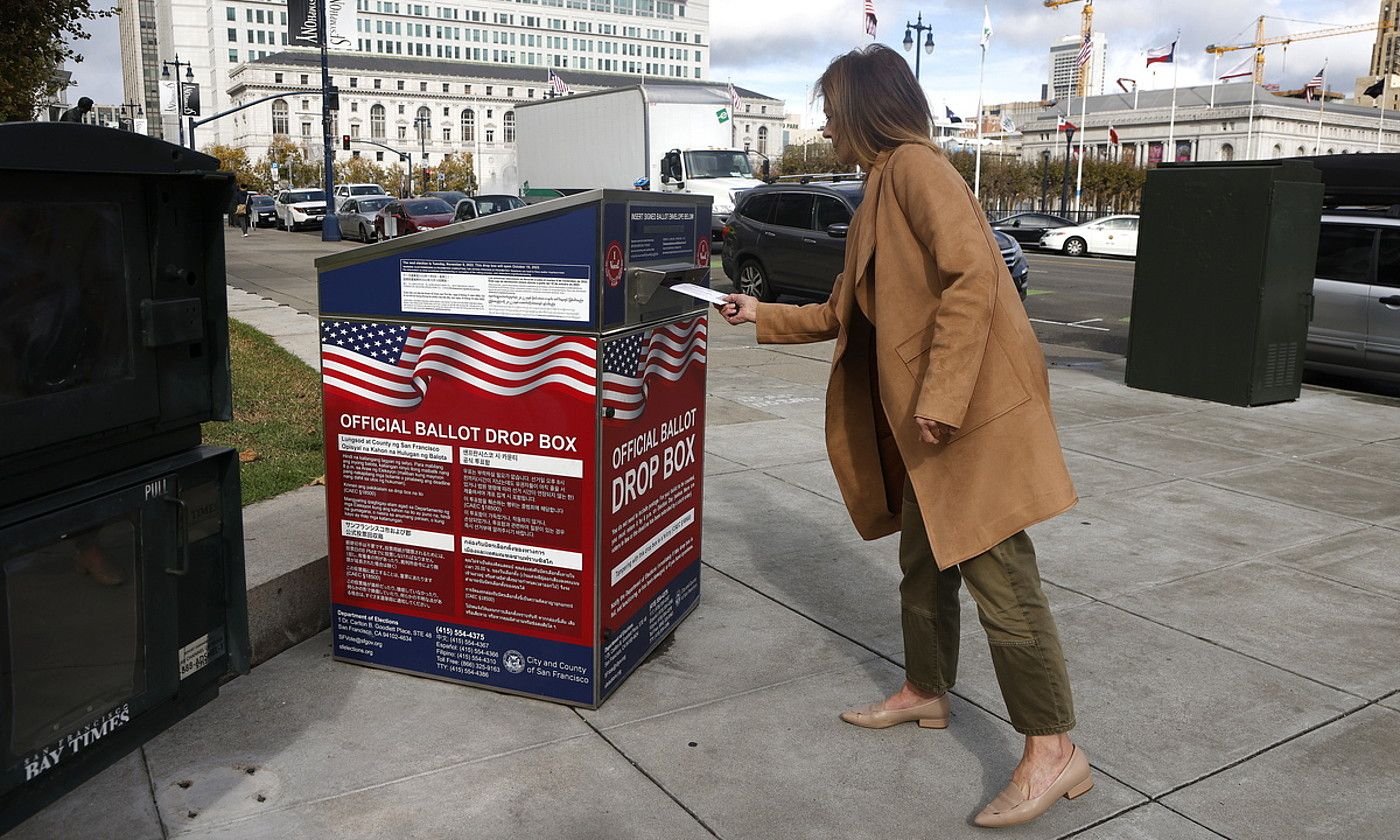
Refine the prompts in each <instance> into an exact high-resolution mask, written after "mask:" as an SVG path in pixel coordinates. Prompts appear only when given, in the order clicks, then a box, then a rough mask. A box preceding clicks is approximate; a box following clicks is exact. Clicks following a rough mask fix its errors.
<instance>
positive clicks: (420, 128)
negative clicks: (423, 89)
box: [413, 105, 433, 140]
mask: <svg viewBox="0 0 1400 840" xmlns="http://www.w3.org/2000/svg"><path fill="white" fill-rule="evenodd" d="M432 127H433V112H432V111H431V110H430V109H429V108H428V106H427V105H424V106H423V107H421V108H419V109H418V113H417V114H416V115H415V119H414V120H413V134H414V136H416V137H420V138H423V137H426V138H427V139H429V140H431V139H432V133H431V129H432Z"/></svg>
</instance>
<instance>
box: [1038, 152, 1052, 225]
mask: <svg viewBox="0 0 1400 840" xmlns="http://www.w3.org/2000/svg"><path fill="white" fill-rule="evenodd" d="M1049 196H1050V150H1049V149H1046V150H1045V151H1043V152H1041V153H1040V212H1042V213H1044V212H1045V210H1046V206H1047V205H1048V204H1049V201H1050V198H1049Z"/></svg>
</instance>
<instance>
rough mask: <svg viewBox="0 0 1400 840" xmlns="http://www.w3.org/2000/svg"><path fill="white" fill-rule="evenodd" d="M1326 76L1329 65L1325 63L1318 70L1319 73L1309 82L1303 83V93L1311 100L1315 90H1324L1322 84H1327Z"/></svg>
mask: <svg viewBox="0 0 1400 840" xmlns="http://www.w3.org/2000/svg"><path fill="white" fill-rule="evenodd" d="M1326 76H1327V65H1326V64H1324V65H1322V69H1321V70H1319V71H1317V75H1316V76H1313V77H1312V78H1311V79H1308V83H1307V84H1305V85H1303V95H1304V96H1306V97H1307V99H1308V101H1309V102H1311V101H1312V98H1313V91H1318V92H1319V93H1321V92H1322V86H1323V85H1324V84H1325V77H1326Z"/></svg>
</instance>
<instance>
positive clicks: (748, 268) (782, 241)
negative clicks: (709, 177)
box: [722, 182, 1030, 301]
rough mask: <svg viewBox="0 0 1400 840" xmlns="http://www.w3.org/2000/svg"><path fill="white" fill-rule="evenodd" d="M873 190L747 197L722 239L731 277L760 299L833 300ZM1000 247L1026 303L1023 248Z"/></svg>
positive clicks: (830, 186) (1008, 242)
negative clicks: (856, 220)
mask: <svg viewBox="0 0 1400 840" xmlns="http://www.w3.org/2000/svg"><path fill="white" fill-rule="evenodd" d="M864 190H865V184H863V183H855V182H844V183H843V182H837V183H808V184H774V185H771V186H765V187H755V188H754V189H751V190H747V191H745V192H743V193H740V195H739V196H738V199H737V201H736V203H735V208H734V212H733V213H732V214H731V215H730V217H729V222H728V223H727V224H726V225H725V226H724V230H723V231H722V236H723V240H724V244H723V251H722V254H723V257H724V273H725V274H726V275H728V277H729V279H730V280H732V281H734V286H735V288H736V289H738V290H739V291H740V292H742V293H744V294H748V295H753V296H754V297H756V298H759V299H760V300H766V301H772V300H776V299H777V297H778V295H779V294H781V293H786V294H792V295H797V296H800V297H808V298H817V299H820V298H824V297H826V296H827V295H830V294H831V284H832V282H833V281H834V280H835V279H836V275H837V274H839V273H841V267H842V264H843V263H844V262H845V259H846V234H847V232H848V231H849V230H850V224H851V219H852V217H854V216H855V212H856V208H858V207H859V206H860V202H861V197H862V196H863V195H864ZM996 236H997V244H998V246H999V248H1000V250H1001V255H1002V259H1003V260H1004V261H1005V262H1006V265H1007V268H1008V270H1010V272H1011V275H1012V279H1013V280H1014V281H1015V283H1016V288H1017V291H1018V292H1019V293H1020V295H1021V297H1022V298H1025V296H1026V284H1027V282H1028V279H1029V277H1030V268H1029V266H1028V265H1027V263H1026V257H1025V254H1024V252H1023V251H1022V249H1021V246H1020V244H1019V243H1017V242H1016V240H1014V239H1012V238H1011V237H1010V236H1007V235H1006V234H1001V233H998V234H996Z"/></svg>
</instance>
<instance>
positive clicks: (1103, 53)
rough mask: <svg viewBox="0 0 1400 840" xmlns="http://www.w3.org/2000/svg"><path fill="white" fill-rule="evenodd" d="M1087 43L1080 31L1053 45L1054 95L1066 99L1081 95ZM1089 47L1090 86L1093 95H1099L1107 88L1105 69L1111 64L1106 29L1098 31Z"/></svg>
mask: <svg viewBox="0 0 1400 840" xmlns="http://www.w3.org/2000/svg"><path fill="white" fill-rule="evenodd" d="M1083 43H1084V40H1083V39H1082V38H1081V37H1080V36H1078V35H1066V36H1065V37H1063V38H1061V39H1060V40H1059V42H1058V43H1056V44H1054V45H1053V46H1051V47H1050V84H1049V94H1050V98H1051V99H1066V98H1068V97H1069V96H1070V95H1071V94H1073V95H1074V96H1076V97H1078V96H1079V88H1078V87H1077V86H1076V83H1077V82H1078V80H1079V64H1078V60H1079V49H1080V45H1081V44H1083ZM1089 49H1090V54H1089V82H1088V85H1089V87H1088V89H1089V93H1090V95H1098V94H1102V93H1103V92H1104V73H1105V68H1106V67H1107V66H1108V36H1107V35H1106V34H1104V33H1102V32H1095V33H1094V43H1093V46H1092V47H1090V48H1089Z"/></svg>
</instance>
